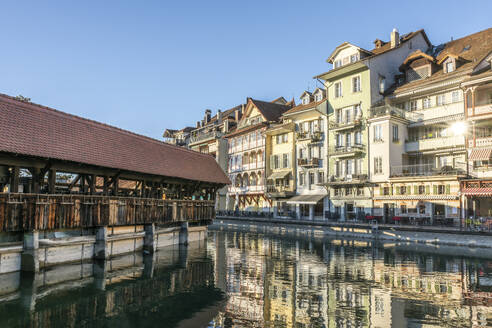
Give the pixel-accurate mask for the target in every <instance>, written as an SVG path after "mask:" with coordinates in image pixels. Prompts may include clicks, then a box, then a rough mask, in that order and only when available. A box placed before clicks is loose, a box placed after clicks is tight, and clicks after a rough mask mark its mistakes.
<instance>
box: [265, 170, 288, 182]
mask: <svg viewBox="0 0 492 328" xmlns="http://www.w3.org/2000/svg"><path fill="white" fill-rule="evenodd" d="M289 173H290V171H282V172H273V173H272V174H271V175H270V176H269V177H268V178H267V179H268V180H275V179H283V178H285V177H286V176H288V175H289Z"/></svg>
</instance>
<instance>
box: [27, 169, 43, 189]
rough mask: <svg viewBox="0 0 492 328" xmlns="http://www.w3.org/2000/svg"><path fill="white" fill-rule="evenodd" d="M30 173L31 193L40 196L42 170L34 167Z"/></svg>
mask: <svg viewBox="0 0 492 328" xmlns="http://www.w3.org/2000/svg"><path fill="white" fill-rule="evenodd" d="M29 171H31V192H33V193H35V194H39V192H40V186H39V180H40V179H41V177H40V173H41V170H40V169H39V168H37V167H34V168H32V169H30V170H29Z"/></svg>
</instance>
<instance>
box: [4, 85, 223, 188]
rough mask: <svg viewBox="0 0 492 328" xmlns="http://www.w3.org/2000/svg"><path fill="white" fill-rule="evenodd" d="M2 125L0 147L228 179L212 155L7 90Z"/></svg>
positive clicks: (197, 177)
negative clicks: (21, 97) (31, 100)
mask: <svg viewBox="0 0 492 328" xmlns="http://www.w3.org/2000/svg"><path fill="white" fill-rule="evenodd" d="M0 126H1V127H2V128H1V129H0V152H6V153H14V154H19V155H24V156H32V157H39V158H45V159H55V160H61V161H68V162H72V163H81V164H86V165H93V166H99V167H105V168H111V169H118V170H122V171H129V172H135V173H142V174H150V175H156V176H162V177H176V178H182V179H187V180H192V181H203V182H210V183H217V184H228V183H229V179H228V178H227V176H226V175H225V173H224V171H222V169H221V168H220V166H219V165H218V164H217V162H216V161H215V159H214V158H213V157H212V156H210V155H206V154H201V153H198V152H195V151H192V150H188V149H185V148H182V147H178V146H174V145H170V144H167V143H165V142H162V141H159V140H156V139H152V138H149V137H145V136H142V135H138V134H135V133H132V132H130V131H126V130H122V129H119V128H116V127H113V126H110V125H106V124H103V123H99V122H96V121H92V120H88V119H85V118H82V117H79V116H75V115H70V114H67V113H64V112H61V111H58V110H55V109H52V108H49V107H45V106H41V105H37V104H33V103H29V102H23V101H19V100H16V99H14V98H13V97H9V96H6V95H0Z"/></svg>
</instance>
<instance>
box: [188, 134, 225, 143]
mask: <svg viewBox="0 0 492 328" xmlns="http://www.w3.org/2000/svg"><path fill="white" fill-rule="evenodd" d="M221 136H222V132H220V131H209V132H200V133H197V134H192V135H191V137H190V145H192V144H194V143H198V142H201V141H205V140H209V139H215V138H220V137H221Z"/></svg>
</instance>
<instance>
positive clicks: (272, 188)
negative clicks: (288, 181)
mask: <svg viewBox="0 0 492 328" xmlns="http://www.w3.org/2000/svg"><path fill="white" fill-rule="evenodd" d="M266 190H267V192H268V193H290V192H294V187H293V186H292V185H288V186H285V185H280V186H276V185H267V186H266Z"/></svg>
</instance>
